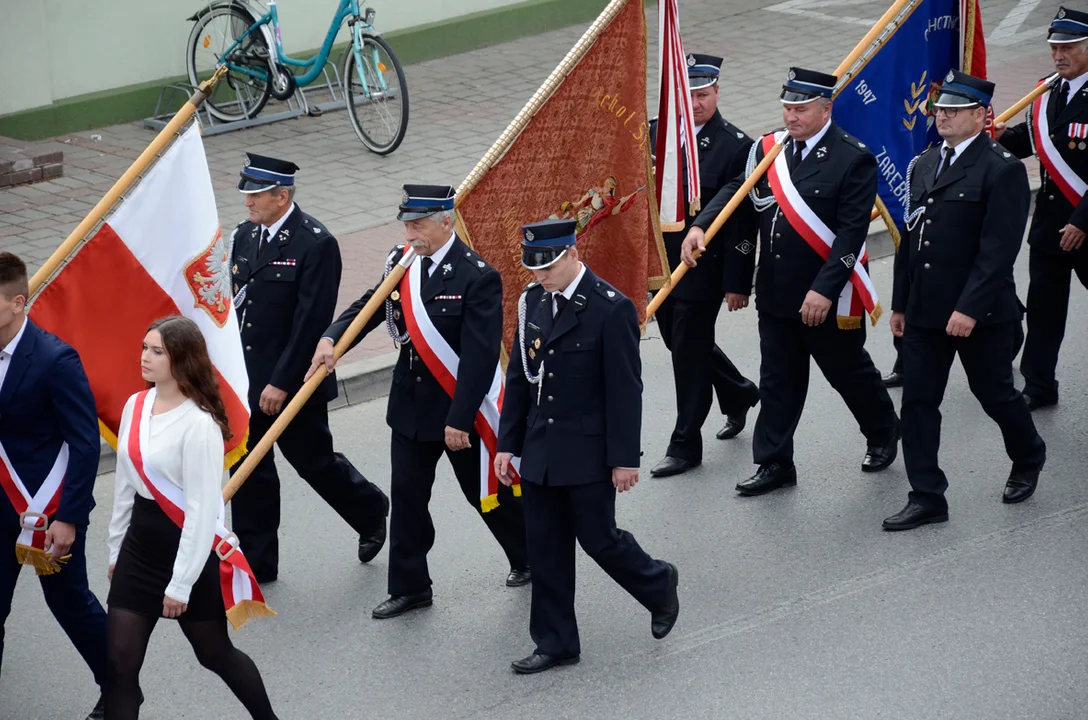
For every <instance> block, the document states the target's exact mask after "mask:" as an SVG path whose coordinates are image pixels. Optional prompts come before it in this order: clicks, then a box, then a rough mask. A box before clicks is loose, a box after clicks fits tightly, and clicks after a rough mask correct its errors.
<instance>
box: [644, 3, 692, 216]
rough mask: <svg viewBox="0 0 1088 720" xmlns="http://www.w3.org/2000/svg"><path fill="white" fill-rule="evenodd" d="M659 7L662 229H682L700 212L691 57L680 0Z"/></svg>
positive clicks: (657, 165) (657, 170) (657, 164)
mask: <svg viewBox="0 0 1088 720" xmlns="http://www.w3.org/2000/svg"><path fill="white" fill-rule="evenodd" d="M657 6H658V8H659V11H658V20H659V22H658V26H659V29H660V36H659V38H658V54H657V65H658V68H659V69H660V82H659V84H658V87H659V88H660V94H659V96H658V107H657V138H656V142H655V144H654V158H655V160H654V187H655V190H656V192H657V201H658V215H659V216H660V218H661V229H662V230H664V231H677V230H683V229H684V215H685V212H686V211H687V210H688V208H689V206H690V210H691V212H692V213H695V212H698V211H699V192H700V188H699V151H698V148H696V147H695V141H694V138H695V119H694V115H693V114H692V108H691V90H690V87H689V84H688V61H687V60H686V58H687V56H686V55H685V54H684V44H683V42H682V41H681V39H680V16H679V11H678V10H677V7H676V0H660V1H659V2H658V4H657ZM685 175H686V179H687V181H686V182H685V181H684V178H685ZM685 187H686V188H687V192H685Z"/></svg>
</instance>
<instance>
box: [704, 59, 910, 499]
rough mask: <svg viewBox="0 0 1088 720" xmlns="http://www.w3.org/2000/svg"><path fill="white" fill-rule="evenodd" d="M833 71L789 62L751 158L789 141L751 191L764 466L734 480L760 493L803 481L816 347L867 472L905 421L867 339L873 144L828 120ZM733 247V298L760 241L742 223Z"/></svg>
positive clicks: (758, 431) (739, 303)
mask: <svg viewBox="0 0 1088 720" xmlns="http://www.w3.org/2000/svg"><path fill="white" fill-rule="evenodd" d="M835 83H836V78H835V76H834V75H827V74H825V73H820V72H813V71H811V70H802V69H800V68H791V69H790V73H789V79H788V81H787V82H786V84H785V85H784V86H783V89H782V96H781V99H782V104H783V117H784V120H785V123H786V130H785V131H784V132H783V131H779V132H776V133H772V134H771V135H766V136H764V137H763V138H762V139H761V140H760V141H759V142H757V143H756V144H755V146H754V148H755V150H754V155H753V157H752V158H751V159H750V161H749V162H750V164H752V165H754V164H755V163H756V162H758V161H760V160H762V159H763V157H764V154H765V153H766V152H767V151H768V150H769V149H770V148H772V147H773V146H774V143H775V142H776V141H779V140H781V139H784V138H785V136H786V135H787V134H788V136H789V137H788V139H786V143H787V144H786V146H785V147H784V148H783V150H782V152H781V154H779V156H778V157H777V159H776V162H775V163H774V164H773V165H772V166H771V169H770V171H769V172H768V173H767V174H766V175H765V176H764V177H763V178H761V179H760V181H759V183H758V184H757V185H756V187H755V188H754V189H753V191H752V192H751V193H750V195H749V198H748V199H747V200H746V201H745V203H748V202H751V203H752V204H753V205H754V206H755V209H756V210H757V211H758V212H759V234H760V242H761V245H760V248H759V251H760V260H759V273H758V274H757V276H756V295H757V297H756V309H757V310H758V312H759V339H760V351H761V355H762V360H761V364H760V380H759V394H760V402H761V405H760V411H759V417H758V418H757V420H756V427H755V435H754V437H753V441H752V449H753V452H754V455H755V462H756V464H758V465H759V470H758V472H756V474H755V475H753V476H752V477H750V478H748V479H747V480H744V481H743V482H741V483H740V484H738V485H737V492H739V493H740V494H742V495H761V494H763V493H766V492H770V491H772V490H777V489H778V488H781V487H786V486H792V485H796V484H797V470H796V468H795V467H794V464H793V433H794V430H795V429H796V428H797V423H798V421H800V419H801V411H802V410H803V409H804V406H805V397H806V395H807V394H808V378H809V365H810V358H811V359H814V360H815V361H816V364H817V365H819V366H820V370H822V371H823V374H824V377H826V378H827V381H828V382H829V383H830V384H831V386H832V387H833V388H835V390H836V391H837V392H838V393H839V395H841V396H842V399H843V400H845V401H846V405H847V407H849V408H850V412H851V413H853V415H854V418H855V419H856V420H857V422H858V425H859V426H860V428H861V432H862V434H863V435H864V436H865V438H866V443H867V446H868V448H867V451H866V453H865V457H864V459H863V460H862V463H861V469H862V470H863V471H866V472H874V471H877V470H883V469H884V468H886V467H887V466H888V465H890V464H891V463H892V461H893V460H895V457H896V453H897V449H898V447H897V446H898V440H899V421H898V418H896V415H895V408H894V406H893V405H892V401H891V398H890V397H889V396H888V391H887V389H886V388H885V387H884V386H883V384H881V380H880V373H879V372H877V369H876V368H875V367H874V366H873V361H872V360H871V359H870V358H869V354H868V353H867V352H866V351H865V328H864V324H863V323H864V314H865V313H866V312H868V313H869V314H870V316H873V317H876V316H878V315H879V314H880V308H879V305H878V304H877V303H876V292H875V290H874V289H873V287H872V283H871V281H870V280H869V275H868V269H867V263H866V260H867V258H868V256H867V255H866V253H865V235H866V232H867V231H868V228H869V212H870V210H871V209H872V206H873V198H874V197H875V196H876V187H877V175H876V158H875V157H874V156H873V153H872V151H870V150H869V148H867V147H865V145H864V144H862V143H861V142H859V141H858V140H857V139H855V138H854V137H852V136H850V135H848V134H847V133H846V132H844V131H843V130H842V129H841V128H839V126H838V125H836V124H835V123H834V122H833V121H832V120H831V97H832V94H833V92H834V88H835ZM744 178H745V176H744V174H741V175H739V176H737V178H735V179H734V180H733V181H732V182H731V183H730V184H729V185H727V186H726V187H724V188H723V189H722V190H721V191H720V192H719V193H718V194H717V196H716V197H715V198H714V199H713V200H712V201H711V202H710V204H709V206H708V207H707V208H706V209H705V210H703V212H702V213H700V214H699V217H698V218H696V220H695V226H694V227H693V228H692V229H691V230H690V232H689V233H688V236H687V238H686V239H685V240H684V248H683V259H684V262H685V263H687V264H688V265H691V266H694V264H695V261H694V259H693V257H692V252H693V251H694V250H695V249H696V248H699V249H702V248H703V247H704V245H705V243H704V232H705V230H706V229H707V228H708V227H710V225H711V223H713V222H714V219H715V218H716V217H717V215H718V213H719V212H720V211H721V209H722V208H723V207H725V205H726V203H727V202H728V201H729V200H730V198H732V197H733V194H734V193H735V192H736V191H737V190H738V189H739V188H740V186H741V184H742V183H743V181H744ZM735 237H740V238H741V239H740V242H739V243H738V244H737V245H734V246H732V247H730V248H728V253H729V255H730V259H728V260H727V261H726V263H725V276H726V302H727V304H728V306H729V309H730V310H734V309H739V308H742V307H746V306H747V305H748V296H749V295H750V294H751V291H752V268H753V265H754V264H755V250H756V248H755V246H754V245H753V244H752V243H751V242H749V241H748V240H747V239H746V238H745V237H744V235H743V234H740V235H738V236H735Z"/></svg>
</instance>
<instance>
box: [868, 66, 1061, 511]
mask: <svg viewBox="0 0 1088 720" xmlns="http://www.w3.org/2000/svg"><path fill="white" fill-rule="evenodd" d="M993 91H994V84H993V83H991V82H987V81H985V80H979V79H978V78H974V77H971V76H970V75H965V74H963V73H961V72H958V71H952V72H951V73H949V76H948V79H947V80H946V81H945V83H944V86H943V87H942V88H941V94H940V95H939V96H938V97H937V100H936V102H935V106H936V111H937V112H936V115H937V131H938V132H939V133H940V135H941V137H942V138H944V142H943V143H942V144H941V146H940V148H939V149H938V148H932V149H930V150H927V151H926V152H924V153H922V155H920V156H919V157H918V158H917V159H916V160H915V161H914V162H913V163H912V164H911V169H910V170H909V171H908V173H907V176H908V178H909V179H910V205H909V207H908V210H907V213H908V215H907V236H906V237H905V238H903V242H901V243H900V244H899V251H898V252H897V253H896V256H895V288H894V292H893V295H892V319H891V326H892V333H893V334H894V335H895V336H896V337H901V338H902V339H903V370H904V372H905V374H906V378H905V382H904V383H903V459H904V461H905V463H906V466H907V478H908V479H909V480H910V484H911V488H912V490H911V493H910V500H909V501H908V502H907V505H906V507H904V508H903V510H902V511H900V512H899V513H897V514H896V515H893V516H892V517H890V518H888V519H887V520H885V521H884V529H885V530H909V529H911V528H915V527H918V526H919V525H924V524H926V523H934V522H944V521H945V520H947V519H948V504H947V502H946V501H945V498H944V491H945V489H946V488H947V487H948V481H947V479H946V478H945V475H944V472H943V471H942V470H941V468H940V466H939V465H938V464H937V451H938V449H939V448H940V444H941V411H940V406H941V399H942V398H943V397H944V390H945V386H946V385H947V383H948V371H949V368H950V367H951V365H952V360H953V358H954V357H955V356H956V355H957V354H959V356H960V362H961V363H963V369H964V370H965V371H966V372H967V381H968V383H969V384H970V386H971V391H972V392H973V393H974V394H975V397H977V398H978V400H979V402H980V403H982V408H983V410H985V411H986V414H987V415H989V416H990V417H991V418H993V420H994V422H996V423H997V424H998V427H1000V428H1001V435H1002V436H1003V437H1004V439H1005V450H1006V452H1008V454H1009V457H1010V458H1011V459H1012V473H1011V474H1010V475H1009V480H1008V483H1007V484H1006V486H1005V492H1004V496H1003V498H1002V499H1003V500H1004V502H1007V503H1017V502H1020V501H1022V500H1026V499H1027V498H1029V497H1031V494H1032V493H1033V492H1035V485H1036V483H1037V482H1038V480H1039V470H1040V469H1042V467H1043V462H1044V460H1045V459H1046V445H1044V444H1043V440H1042V438H1040V437H1039V433H1037V432H1036V431H1035V424H1034V423H1033V422H1032V420H1031V411H1030V410H1028V406H1027V403H1025V402H1024V398H1023V396H1022V395H1021V394H1020V393H1019V391H1017V389H1016V387H1015V386H1014V385H1013V376H1012V359H1013V354H1014V350H1015V344H1016V337H1015V336H1016V325H1018V324H1019V322H1020V303H1019V301H1018V300H1017V299H1016V284H1015V282H1014V281H1013V274H1012V268H1013V263H1015V262H1016V255H1017V253H1019V252H1020V242H1021V239H1022V238H1023V236H1024V228H1025V227H1026V226H1027V222H1028V205H1029V204H1030V202H1031V197H1030V191H1029V190H1028V175H1027V171H1026V170H1025V169H1024V164H1023V163H1021V162H1020V161H1019V160H1017V159H1016V158H1015V157H1013V155H1012V153H1010V152H1009V151H1007V150H1005V149H1004V148H1002V147H1001V146H1000V145H998V144H997V143H995V142H993V141H991V140H990V139H989V138H988V137H986V135H985V133H983V128H984V127H985V126H986V112H987V108H988V107H989V105H990V100H991V98H992V97H993Z"/></svg>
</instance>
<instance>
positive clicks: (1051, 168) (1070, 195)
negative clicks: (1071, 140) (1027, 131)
mask: <svg viewBox="0 0 1088 720" xmlns="http://www.w3.org/2000/svg"><path fill="white" fill-rule="evenodd" d="M1053 77H1054V76H1053V75H1052V76H1051V77H1049V78H1047V79H1046V80H1041V81H1039V85H1042V84H1044V83H1047V82H1049V81H1050V80H1051V79H1053ZM1036 87H1038V85H1037V86H1036ZM1049 102H1050V92H1049V91H1047V92H1045V93H1043V94H1042V95H1040V96H1039V97H1037V98H1035V102H1034V103H1032V109H1031V113H1032V118H1031V119H1032V122H1031V133H1032V138H1033V139H1034V141H1035V152H1036V154H1037V155H1038V156H1039V162H1041V163H1042V164H1043V167H1044V168H1045V169H1046V172H1047V175H1049V176H1050V177H1051V178H1052V179H1053V180H1054V184H1055V185H1057V186H1058V188H1060V189H1061V191H1062V195H1064V196H1065V199H1066V200H1068V201H1069V202H1070V204H1071V205H1073V207H1076V206H1077V205H1078V204H1080V200H1081V198H1083V197H1084V193H1085V192H1086V191H1088V184H1086V183H1085V182H1084V180H1082V179H1081V177H1080V176H1079V175H1077V174H1076V173H1075V172H1073V168H1071V167H1069V163H1067V162H1066V161H1065V158H1063V157H1062V155H1061V153H1060V152H1058V148H1057V146H1056V145H1054V138H1052V137H1050V119H1049V118H1048V117H1047V112H1046V111H1047V105H1048V104H1049Z"/></svg>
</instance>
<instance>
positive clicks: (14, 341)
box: [0, 315, 30, 357]
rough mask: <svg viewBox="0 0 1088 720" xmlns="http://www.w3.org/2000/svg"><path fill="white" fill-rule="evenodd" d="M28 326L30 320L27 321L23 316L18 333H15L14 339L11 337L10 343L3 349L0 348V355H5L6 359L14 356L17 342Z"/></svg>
mask: <svg viewBox="0 0 1088 720" xmlns="http://www.w3.org/2000/svg"><path fill="white" fill-rule="evenodd" d="M28 324H30V320H28V319H27V317H26V316H25V315H24V316H23V326H22V327H21V328H19V332H17V333H15V337H13V338H12V339H11V342H9V343H8V344H7V345H6V346H4V347H3V348H0V355H7V356H8V357H14V356H15V348H17V347H18V346H19V340H21V339H22V337H23V333H25V332H26V326H27V325H28Z"/></svg>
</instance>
